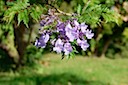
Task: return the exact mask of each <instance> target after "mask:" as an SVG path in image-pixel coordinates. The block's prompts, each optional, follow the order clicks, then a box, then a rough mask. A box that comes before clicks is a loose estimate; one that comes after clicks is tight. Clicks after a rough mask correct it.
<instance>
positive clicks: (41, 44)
mask: <svg viewBox="0 0 128 85" xmlns="http://www.w3.org/2000/svg"><path fill="white" fill-rule="evenodd" d="M48 40H49V35H48V34H46V35H44V34H42V35H41V37H40V38H39V39H37V40H36V42H35V46H37V47H41V48H45V46H46V43H47V42H48Z"/></svg>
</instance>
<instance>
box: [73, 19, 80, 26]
mask: <svg viewBox="0 0 128 85" xmlns="http://www.w3.org/2000/svg"><path fill="white" fill-rule="evenodd" d="M73 22H74V25H75V26H76V27H78V26H79V22H77V20H76V19H74V21H73Z"/></svg>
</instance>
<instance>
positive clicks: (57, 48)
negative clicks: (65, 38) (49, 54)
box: [53, 39, 64, 53]
mask: <svg viewBox="0 0 128 85" xmlns="http://www.w3.org/2000/svg"><path fill="white" fill-rule="evenodd" d="M63 44H64V43H63V42H62V40H61V39H58V40H57V41H56V42H55V47H53V51H56V52H57V53H61V52H62V51H63Z"/></svg>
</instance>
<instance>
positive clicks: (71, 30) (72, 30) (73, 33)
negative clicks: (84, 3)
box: [65, 23, 79, 42]
mask: <svg viewBox="0 0 128 85" xmlns="http://www.w3.org/2000/svg"><path fill="white" fill-rule="evenodd" d="M65 31H66V36H67V37H68V38H69V41H71V42H73V41H74V40H75V39H77V38H78V34H79V33H78V30H77V28H76V27H72V26H71V24H70V23H68V25H67V26H66V27H65Z"/></svg>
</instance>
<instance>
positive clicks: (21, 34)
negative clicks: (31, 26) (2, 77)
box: [14, 23, 27, 68]
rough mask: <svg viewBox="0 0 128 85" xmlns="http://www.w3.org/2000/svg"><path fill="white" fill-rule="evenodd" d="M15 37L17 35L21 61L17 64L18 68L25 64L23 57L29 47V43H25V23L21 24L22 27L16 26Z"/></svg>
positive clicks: (16, 43) (16, 41)
mask: <svg viewBox="0 0 128 85" xmlns="http://www.w3.org/2000/svg"><path fill="white" fill-rule="evenodd" d="M14 27H15V28H14V35H15V46H16V48H17V51H18V54H19V59H18V63H17V68H18V67H19V66H21V65H22V64H23V62H22V60H23V56H24V52H25V50H26V47H27V42H26V41H24V34H25V28H26V27H25V25H24V24H23V23H21V24H20V26H16V25H15V26H14Z"/></svg>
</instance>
